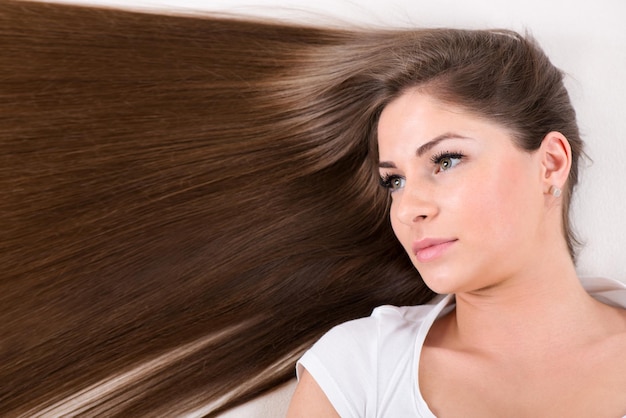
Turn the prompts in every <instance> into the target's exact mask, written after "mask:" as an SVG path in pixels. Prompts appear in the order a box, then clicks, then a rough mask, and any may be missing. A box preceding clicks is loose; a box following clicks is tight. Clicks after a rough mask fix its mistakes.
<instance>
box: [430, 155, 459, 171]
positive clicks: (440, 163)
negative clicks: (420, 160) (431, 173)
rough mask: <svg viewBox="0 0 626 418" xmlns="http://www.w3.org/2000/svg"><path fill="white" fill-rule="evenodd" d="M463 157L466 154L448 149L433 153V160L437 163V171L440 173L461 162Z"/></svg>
mask: <svg viewBox="0 0 626 418" xmlns="http://www.w3.org/2000/svg"><path fill="white" fill-rule="evenodd" d="M463 157H465V156H464V155H463V154H461V153H459V152H448V151H446V152H442V153H441V154H436V155H433V157H432V158H431V161H432V162H433V164H434V165H435V172H436V173H440V172H442V171H447V170H450V169H451V168H454V167H456V165H457V164H459V163H460V162H461V160H462V159H463Z"/></svg>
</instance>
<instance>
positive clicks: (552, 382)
mask: <svg viewBox="0 0 626 418" xmlns="http://www.w3.org/2000/svg"><path fill="white" fill-rule="evenodd" d="M378 138H379V143H378V146H379V155H380V167H381V168H380V172H381V177H383V178H384V179H385V181H386V183H387V185H388V186H389V188H390V193H391V195H392V205H391V211H390V217H391V224H392V227H393V230H394V233H395V235H396V237H397V238H398V240H399V241H400V243H401V244H402V245H403V247H404V248H405V250H406V251H407V254H408V255H409V257H410V258H411V260H412V262H413V264H414V265H415V266H416V268H417V269H418V270H419V271H420V274H421V275H422V277H423V279H424V281H425V282H426V284H427V285H428V286H429V287H430V288H431V289H433V290H434V291H436V292H438V293H454V294H455V295H456V309H454V310H453V311H452V312H450V313H449V314H448V315H446V316H445V317H442V318H440V319H438V320H437V321H436V322H435V324H434V325H433V327H432V328H431V330H430V332H429V334H428V336H427V339H426V343H425V346H424V348H423V351H422V356H421V358H420V363H419V370H416V373H418V379H419V384H420V390H421V393H422V396H423V397H424V399H425V400H426V402H427V404H428V405H429V407H430V409H431V410H432V411H433V412H434V413H435V415H436V416H438V417H456V416H463V417H501V416H507V417H537V416H542V417H563V416H568V417H589V416H593V417H607V418H608V417H621V416H624V415H626V357H624V354H623V353H625V352H626V311H625V310H623V309H618V308H614V307H610V306H607V305H605V304H602V303H600V302H598V301H596V300H595V299H593V298H592V297H590V296H589V295H588V294H587V293H586V291H585V290H584V289H583V288H582V286H581V284H580V281H579V279H578V277H577V275H576V271H575V267H574V263H573V261H572V260H571V258H570V255H569V252H568V248H567V244H566V241H565V238H564V236H563V225H562V218H561V211H562V197H555V196H553V195H552V194H551V193H550V188H551V186H557V187H559V188H562V189H564V188H565V185H566V182H567V177H568V174H569V170H570V167H571V158H572V157H571V149H570V146H569V143H568V141H567V139H566V138H565V137H564V136H563V135H562V134H561V133H559V132H550V133H548V134H547V135H546V136H545V138H544V139H543V142H542V144H541V147H540V148H539V149H538V150H536V151H534V152H528V151H524V150H522V149H521V148H520V147H519V146H518V145H517V144H516V143H515V139H514V138H515V136H514V133H513V132H511V131H509V130H507V129H505V128H504V127H502V126H500V125H499V124H497V123H494V122H492V121H489V120H487V119H486V118H484V117H480V116H477V115H475V114H472V113H470V112H468V111H466V110H464V109H462V108H460V107H456V106H452V105H449V104H444V103H442V102H440V101H438V100H437V99H436V98H435V97H433V96H431V95H429V94H428V93H427V92H425V91H423V90H419V89H412V90H409V91H407V92H406V93H404V94H403V95H402V96H400V97H399V98H397V99H396V100H395V101H393V102H391V103H390V104H389V105H388V106H387V107H386V108H385V109H384V110H383V112H382V114H381V118H380V121H379V126H378ZM424 239H436V240H439V241H446V242H448V243H449V244H447V245H445V246H442V247H441V248H440V249H439V250H438V251H434V252H430V253H429V254H426V253H425V252H423V251H421V252H420V251H417V250H418V249H419V248H420V242H423V240H424ZM329 408H332V406H331V405H330V404H329V402H328V399H327V398H326V396H325V395H324V394H323V392H322V391H321V389H320V388H319V386H318V385H317V383H316V382H315V381H314V379H313V378H312V377H311V376H310V375H308V374H305V375H304V376H303V377H302V379H301V381H300V382H299V384H298V387H297V389H296V392H295V395H294V398H293V400H292V404H291V407H290V410H289V416H293V417H295V416H301V417H304V416H306V417H322V416H324V417H325V416H333V415H332V414H331V413H329ZM331 412H334V410H332V411H331ZM297 414H300V415H297ZM335 414H336V412H335ZM334 416H337V415H334Z"/></svg>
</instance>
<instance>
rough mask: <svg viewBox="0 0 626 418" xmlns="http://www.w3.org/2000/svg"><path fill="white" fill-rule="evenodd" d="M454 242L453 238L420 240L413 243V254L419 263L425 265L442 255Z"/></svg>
mask: <svg viewBox="0 0 626 418" xmlns="http://www.w3.org/2000/svg"><path fill="white" fill-rule="evenodd" d="M456 241H457V240H456V239H455V238H453V239H450V238H443V239H431V238H426V239H422V240H420V241H416V242H415V243H413V247H412V250H413V254H415V258H417V261H419V262H420V263H427V262H429V261H432V260H434V259H436V258H437V257H439V256H440V255H442V254H443V253H444V252H445V251H446V250H447V249H448V248H450V247H451V246H452V244H454V243H455V242H456Z"/></svg>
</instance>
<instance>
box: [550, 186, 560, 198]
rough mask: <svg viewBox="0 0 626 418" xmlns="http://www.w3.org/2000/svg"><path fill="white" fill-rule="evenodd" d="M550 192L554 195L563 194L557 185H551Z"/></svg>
mask: <svg viewBox="0 0 626 418" xmlns="http://www.w3.org/2000/svg"><path fill="white" fill-rule="evenodd" d="M548 193H550V194H551V195H552V196H554V197H559V196H561V189H559V188H558V187H557V186H554V185H552V186H550V190H548Z"/></svg>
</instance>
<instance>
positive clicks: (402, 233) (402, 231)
mask: <svg viewBox="0 0 626 418" xmlns="http://www.w3.org/2000/svg"><path fill="white" fill-rule="evenodd" d="M389 220H390V222H391V229H392V230H393V233H394V235H395V236H396V239H397V240H398V241H399V242H400V244H402V246H403V247H404V249H405V250H406V251H407V253H408V252H410V248H411V245H412V241H411V239H412V238H411V228H410V227H409V226H408V225H406V224H405V223H403V222H400V220H399V219H398V216H397V213H396V205H395V204H394V203H393V202H392V203H391V209H390V210H389Z"/></svg>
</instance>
